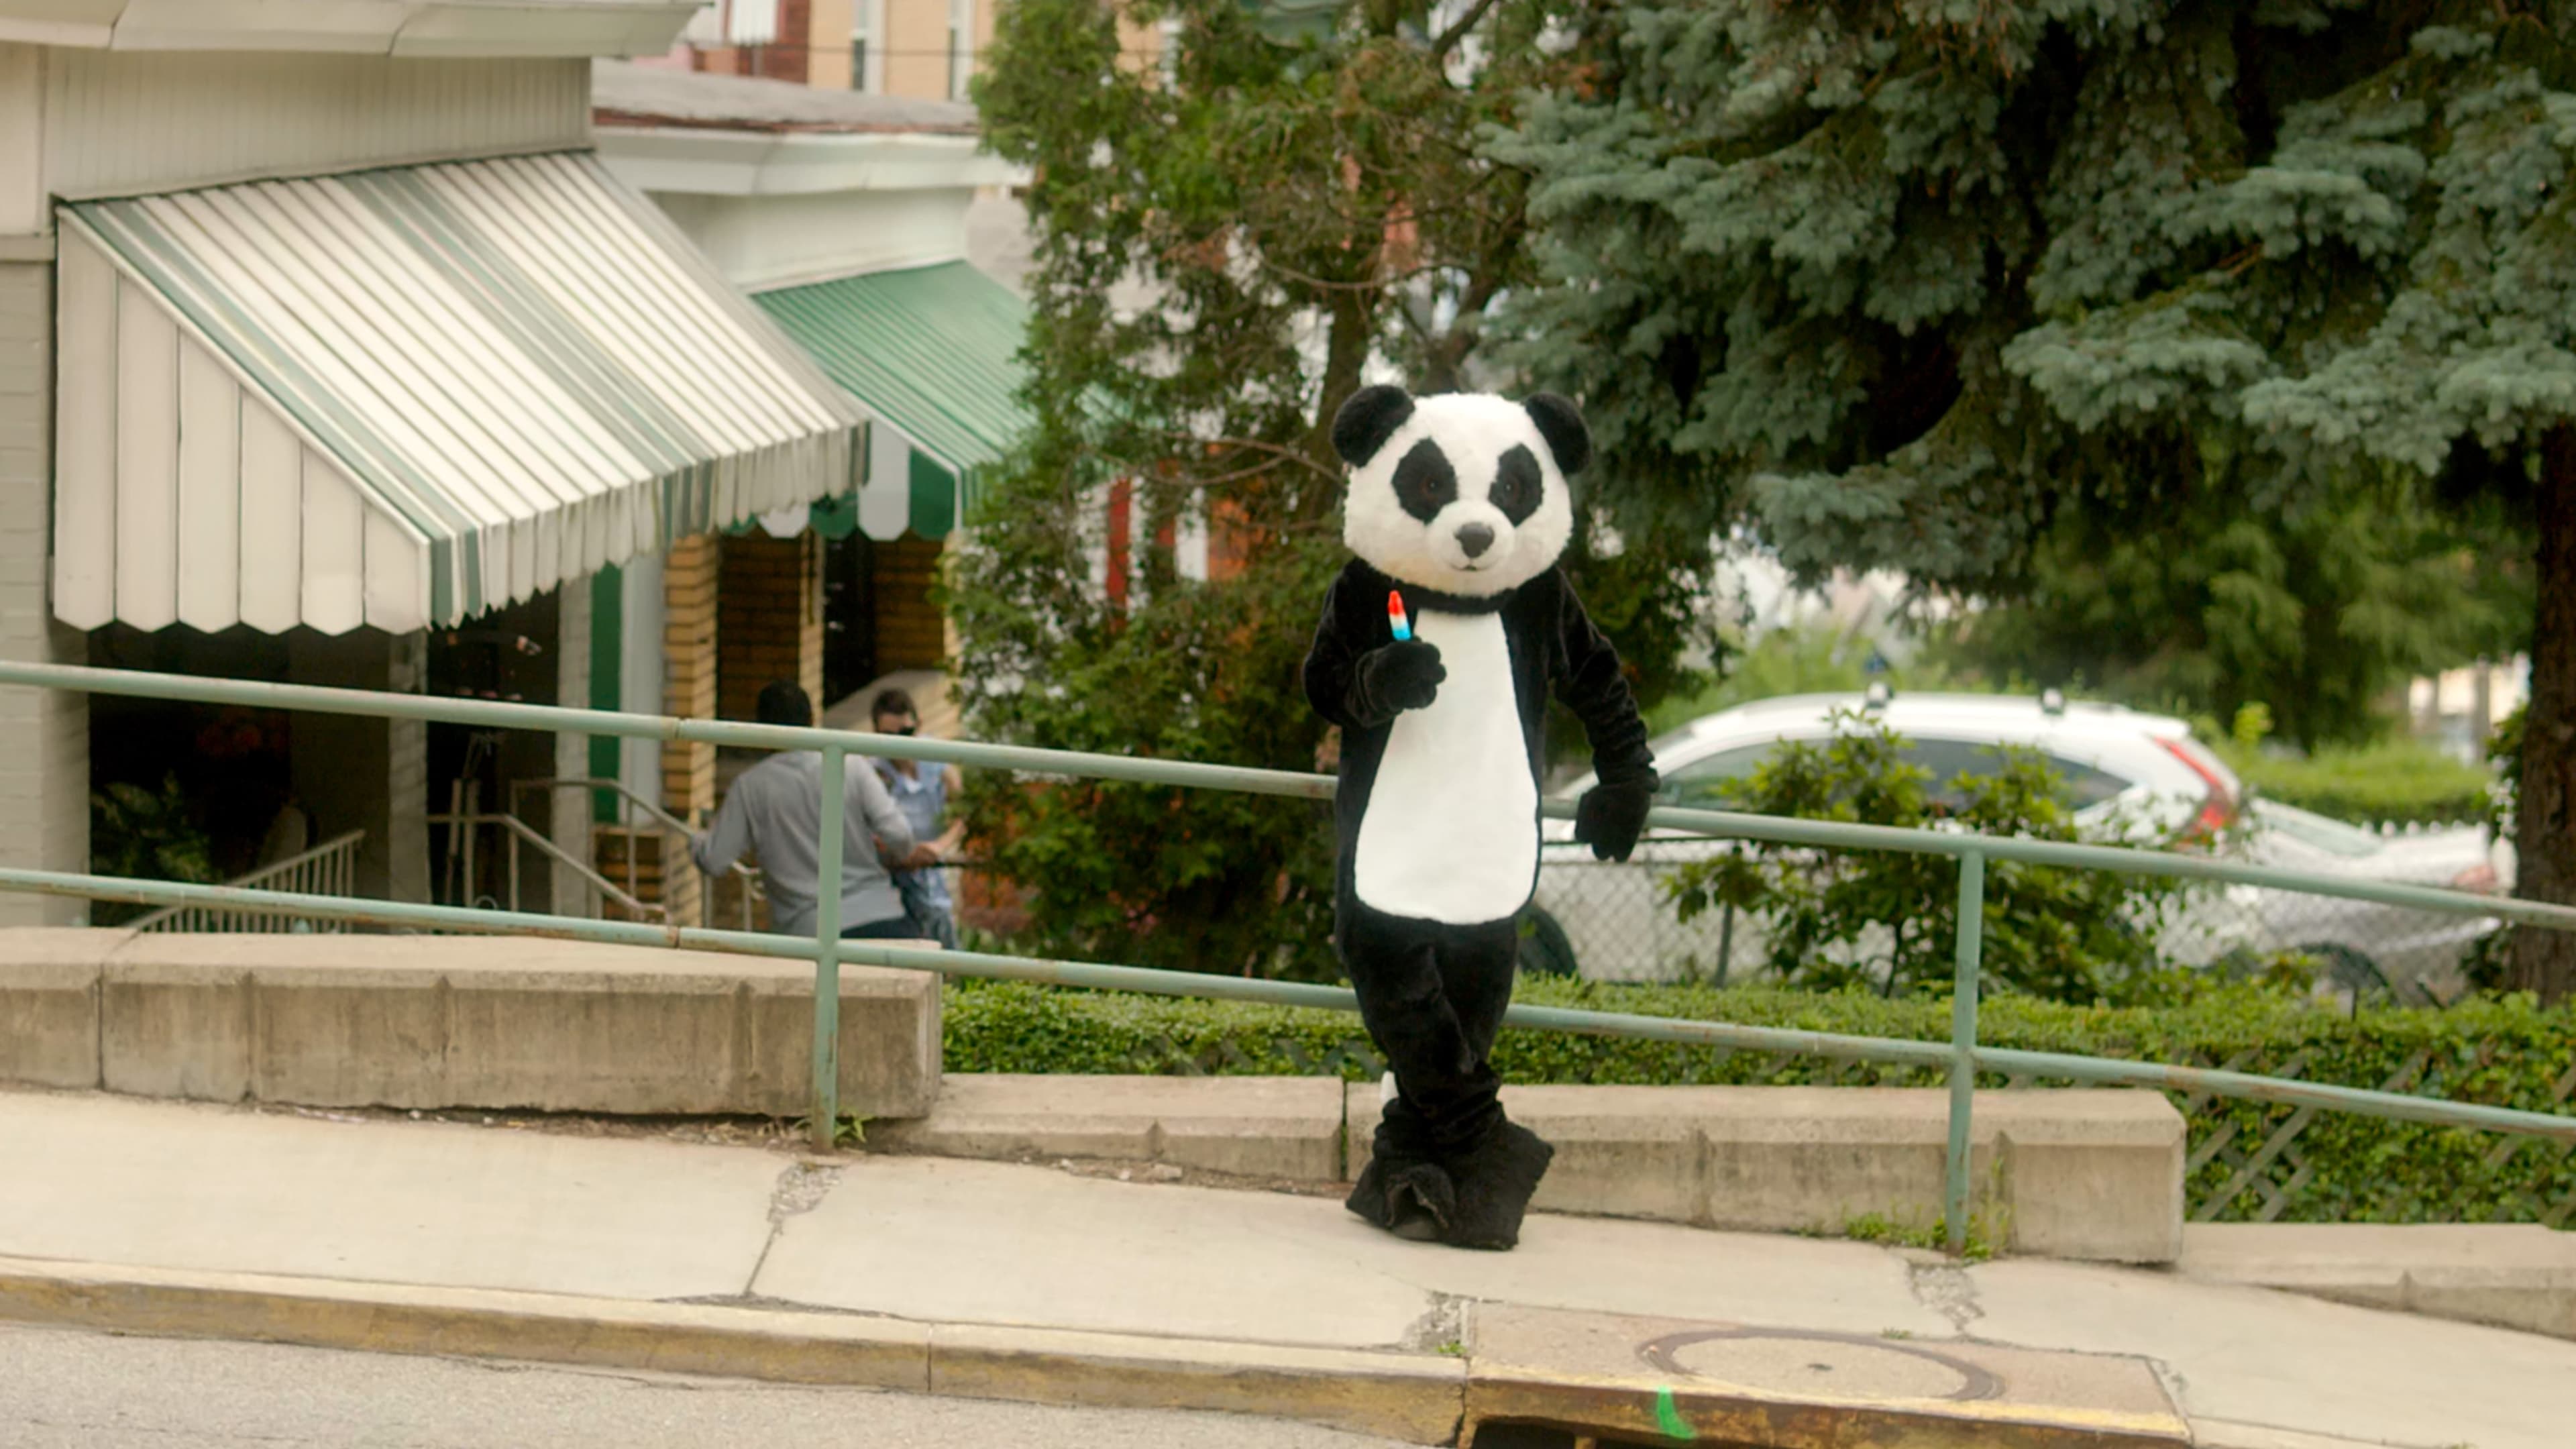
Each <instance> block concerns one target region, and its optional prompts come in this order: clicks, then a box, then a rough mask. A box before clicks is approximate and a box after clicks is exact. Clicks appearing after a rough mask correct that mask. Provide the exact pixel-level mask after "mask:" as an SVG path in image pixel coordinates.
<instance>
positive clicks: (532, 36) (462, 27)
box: [0, 0, 775, 56]
mask: <svg viewBox="0 0 2576 1449" xmlns="http://www.w3.org/2000/svg"><path fill="white" fill-rule="evenodd" d="M771 3H772V8H773V9H774V8H775V4H774V0H771ZM698 4H699V0H506V3H500V4H495V3H492V0H0V41H24V42H27V43H30V44H35V45H69V46H83V47H89V48H94V49H109V50H162V51H167V50H230V51H335V52H340V53H344V54H350V53H354V54H362V55H433V56H503V55H518V56H525V55H557V56H578V55H658V54H660V53H662V52H663V51H666V50H668V49H670V46H671V41H672V38H673V37H674V36H677V35H678V34H679V33H680V29H681V27H682V26H684V25H687V24H688V23H689V17H690V16H691V15H693V14H694V13H696V11H697V8H698Z"/></svg>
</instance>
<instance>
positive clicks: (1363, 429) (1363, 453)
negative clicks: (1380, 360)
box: [1333, 383, 1413, 468]
mask: <svg viewBox="0 0 2576 1449" xmlns="http://www.w3.org/2000/svg"><path fill="white" fill-rule="evenodd" d="M1411 416H1413V399H1412V397H1411V396H1410V395H1408V394H1407V393H1406V392H1405V390H1404V389H1403V388H1400V387H1394V386H1390V385H1388V384H1385V383H1380V384H1378V385H1377V386H1375V387H1364V388H1361V389H1360V390H1359V391H1358V392H1355V393H1352V394H1351V400H1350V401H1349V402H1346V403H1344V404H1342V410H1341V411H1340V412H1338V413H1335V414H1334V415H1333V451H1334V452H1336V453H1339V454H1341V455H1342V461H1343V462H1345V463H1348V464H1350V465H1351V466H1352V467H1354V468H1356V467H1358V466H1360V465H1361V464H1362V463H1365V462H1367V461H1368V460H1369V459H1371V458H1374V457H1376V456H1377V450H1378V449H1380V448H1383V447H1385V446H1386V440H1387V439H1389V438H1391V437H1394V436H1395V430H1396V429H1398V428H1400V427H1403V426H1404V420H1405V419H1406V418H1409V417H1411Z"/></svg>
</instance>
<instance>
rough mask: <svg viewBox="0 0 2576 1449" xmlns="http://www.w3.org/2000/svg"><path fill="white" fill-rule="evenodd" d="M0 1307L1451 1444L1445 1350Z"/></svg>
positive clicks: (337, 1343) (193, 1292)
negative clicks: (1226, 1417) (1290, 1423)
mask: <svg viewBox="0 0 2576 1449" xmlns="http://www.w3.org/2000/svg"><path fill="white" fill-rule="evenodd" d="M0 1319H6V1320H11V1321H15V1322H20V1323H36V1324H48V1325H55V1326H61V1327H70V1328H85V1329H106V1330H112V1331H116V1332H124V1333H141V1334H154V1335H163V1336H170V1337H185V1338H229V1339H248V1340H253V1341H257V1342H266V1343H291V1344H300V1345H303V1346H306V1347H311V1348H336V1349H350V1350H357V1351H361V1352H369V1353H409V1354H433V1355H449V1356H456V1357H464V1358H502V1359H517V1360H522V1361H528V1362H537V1363H564V1364H582V1365H587V1366H592V1367H608V1368H627V1369H649V1370H655V1371H660V1372H668V1373H691V1374H708V1375H718V1376H723V1377H728V1378H746V1379H762V1380H768V1381H772V1382H781V1383H803V1384H838V1385H849V1386H856V1387H867V1388H882V1389H895V1390H900V1391H903V1392H907V1393H915V1394H941V1395H949V1396H954V1397H961V1398H985V1399H1012V1400H1019V1401H1023V1402H1029V1403H1046V1404H1073V1405H1083V1406H1090V1407H1099V1408H1154V1409H1202V1410H1216V1411H1221V1412H1231V1413H1240V1414H1260V1415H1266V1416H1270V1417H1276V1418H1287V1419H1299V1420H1304V1421H1306V1422H1310V1423H1316V1424H1322V1425H1326V1426H1329V1427H1332V1428H1337V1429H1345V1430H1348V1431H1351V1432H1353V1433H1360V1434H1371V1435H1376V1436H1379V1437H1381V1438H1389V1439H1401V1440H1406V1441H1408V1442H1412V1443H1417V1444H1447V1443H1452V1442H1454V1441H1455V1439H1456V1437H1457V1434H1458V1429H1459V1422H1460V1419H1461V1417H1462V1415H1463V1414H1464V1412H1465V1399H1466V1382H1467V1372H1466V1365H1465V1364H1464V1363H1463V1362H1461V1361H1460V1360H1457V1359H1452V1358H1440V1357H1432V1356H1416V1355H1404V1354H1394V1353H1370V1352H1363V1351H1359V1350H1346V1349H1326V1348H1308V1347H1295V1346H1285V1345H1270V1344H1238V1343H1217V1342H1193V1341H1190V1340H1185V1339H1160V1338H1147V1337H1141V1336H1135V1335H1126V1334H1111V1333H1083V1332H1074V1331H1068V1330H1062V1329H1042V1328H1017V1327H1009V1326H1001V1325H984V1324H946V1323H921V1322H914V1321H911V1320H905V1319H895V1318H879V1317H870V1316H864V1315H857V1314H844V1313H833V1312H813V1311H802V1310H788V1309H776V1308H749V1307H732V1306H725V1305H709V1304H690V1303H639V1302H634V1301H631V1300H623V1299H611V1298H583V1297H576V1296H571V1295H563V1294H549V1293H525V1292H512V1291H505V1290H497V1289H470V1288H430V1287H415V1286H410V1285H404V1284H385V1283H348V1282H335V1281H331V1280H327V1279H312V1278H289V1277H278V1276H269V1275H262V1274H254V1273H204V1272H191V1271H185V1270H180V1269H165V1268H134V1267H123V1266H118V1265H112V1264H99V1263H63V1262H52V1261H45V1260H39V1259H26V1258H0Z"/></svg>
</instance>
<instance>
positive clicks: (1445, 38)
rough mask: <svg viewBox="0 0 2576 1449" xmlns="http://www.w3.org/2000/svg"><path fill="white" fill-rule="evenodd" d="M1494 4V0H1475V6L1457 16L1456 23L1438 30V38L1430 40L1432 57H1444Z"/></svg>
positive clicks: (1464, 37) (1438, 58)
mask: <svg viewBox="0 0 2576 1449" xmlns="http://www.w3.org/2000/svg"><path fill="white" fill-rule="evenodd" d="M1494 4H1495V0H1476V4H1475V7H1474V8H1473V9H1471V10H1469V11H1468V12H1467V13H1466V14H1464V15H1461V16H1459V17H1458V23H1457V24H1455V25H1452V26H1450V27H1449V28H1448V29H1447V30H1444V31H1442V32H1440V38H1439V39H1438V40H1435V41H1433V42H1431V55H1432V58H1433V59H1435V60H1440V59H1446V58H1447V57H1448V54H1449V52H1450V50H1451V48H1452V47H1454V46H1456V45H1457V44H1458V42H1459V41H1462V40H1464V39H1466V38H1467V32H1469V31H1471V30H1474V29H1475V28H1476V24H1477V22H1478V21H1481V20H1483V19H1484V18H1485V16H1486V15H1487V14H1489V13H1491V12H1492V10H1493V8H1494Z"/></svg>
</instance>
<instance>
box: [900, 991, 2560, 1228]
mask: <svg viewBox="0 0 2576 1449" xmlns="http://www.w3.org/2000/svg"><path fill="white" fill-rule="evenodd" d="M1520 999H1521V1000H1523V1001H1528V1002H1533V1003H1540V1004H1545V1005H1552V1006H1580V1007H1588V1008H1592V1009H1596V1010H1604V1011H1622V1012H1634V1013H1638V1014H1641V1015H1648V1016H1675V1017H1692V1018H1697V1019H1701V1020H1712V1021H1730V1022H1737V1023H1742V1024H1746V1025H1755V1026H1777V1027H1790V1028H1797V1029H1803V1030H1812V1031H1828V1032H1841V1033H1848V1034H1851V1035H1856V1036H1879V1037H1901V1038H1912V1039H1915V1040H1922V1041H1941V1040H1946V1039H1947V1037H1948V1035H1949V1011H1950V1008H1949V1004H1948V1003H1947V1002H1946V1001H1943V1000H1937V999H1925V998H1916V999H1910V1000H1897V1001H1886V1000H1881V999H1879V998H1877V997H1874V996H1867V995H1858V994H1836V995H1821V994H1816V993H1808V992H1793V991H1780V990H1769V989H1760V988H1738V989H1719V988H1715V987H1705V986H1627V985H1612V984H1604V983H1595V982H1565V981H1550V980H1540V979H1527V980H1524V981H1523V983H1522V985H1521V988H1520ZM1979 1040H1980V1041H1982V1042H1983V1043H1985V1044H1986V1045H1989V1046H1996V1047H2017V1048H2022V1049H2026V1050H2035V1051H2054V1052H2068V1053H2077V1054H2082V1055H2090V1056H2108V1057H2121V1058H2129V1059H2140V1060H2151V1061H2161V1062H2171V1063H2180V1064H2187V1065H2201V1066H2217V1067H2226V1068H2229V1069H2232V1070H2236V1071H2244V1072H2253V1073H2259V1074H2262V1075H2267V1076H2291V1077H2298V1078H2301V1079H2303V1080H2307V1081H2313V1082H2330V1083H2335V1084H2339V1085H2344V1086H2355V1087H2372V1088H2386V1089H2389V1090H2395V1091H2403V1092H2413V1093H2420V1094H2425V1095H2434V1096H2442V1097H2448V1098H2451V1099H2453V1100H2456V1101H2465V1102H2480V1103H2487V1104H2490V1105H2495V1106H2505V1107H2517V1108H2521V1109H2524V1110H2526V1111H2537V1112H2552V1111H2568V1110H2571V1106H2570V1099H2571V1098H2576V1004H2568V1005H2561V1006H2558V1007H2555V1008H2550V1009H2542V1008H2540V1007H2539V1006H2537V1005H2535V1004H2534V1003H2532V1002H2531V1001H2530V999H2529V998H2504V999H2483V998H2481V999H2477V1000H2472V1001H2468V1002H2464V1003H2462V1004H2460V1005H2457V1006H2454V1007H2452V1008H2451V1009H2450V1010H2448V1011H2426V1010H2406V1009H2385V1010H2364V1011H2363V1012H2362V1013H2361V1014H2360V1015H2359V1017H2358V1018H2352V1017H2347V1016H2344V1015H2342V1014H2340V1013H2337V1012H2333V1011H2328V1010H2323V1009H2319V1008H2316V1007H2312V1006H2309V1005H2307V1004H2305V1003H2303V1002H2299V1001H2296V1000H2292V999H2288V998H2284V997H2281V996H2279V995H2274V994H2267V993H2264V992H2262V991H2259V990H2257V989H2254V988H2242V989H2237V990H2231V991H2226V992H2221V993H2214V994H2212V995H2211V996H2210V997H2208V998H2206V999H2204V1000H2202V1001H2200V1002H2197V1003H2195V1004H2192V1005H2189V1006H2181V1007H2170V1008H2124V1009H2112V1008H2083V1007H2071V1006H2059V1005H2054V1004H2051V1003H2047V1002H2041V1001H2034V1000H2029V999H2023V998H2013V997H2003V998H1996V999H1992V1000H1989V1001H1988V1002H1986V1003H1985V1004H1984V1005H1983V1007H1982V1009H1981V1012H1980V1029H1979ZM944 1055H945V1059H946V1067H947V1070H949V1071H952V1072H1064V1073H1154V1074H1177V1075H1199V1074H1224V1075H1264V1076H1293V1075H1314V1074H1322V1075H1338V1076H1341V1077H1343V1078H1344V1079H1346V1080H1351V1081H1365V1080H1370V1079H1373V1078H1374V1077H1375V1076H1376V1074H1377V1072H1378V1071H1379V1069H1380V1064H1379V1061H1378V1059H1377V1056H1376V1054H1375V1053H1374V1052H1373V1051H1372V1050H1371V1049H1370V1048H1369V1045H1368V1042H1367V1039H1366V1037H1365V1036H1363V1035H1362V1034H1361V1033H1360V1032H1359V1030H1358V1020H1357V1018H1355V1017H1352V1016H1346V1015H1343V1014H1341V1013H1337V1012H1329V1011H1313V1010H1303V1009H1297V1008H1288V1007H1266V1006H1246V1005H1240V1004H1235V1003H1226V1002H1213V1001H1200V1000H1193V999H1183V998H1172V997H1152V996H1132V995H1124V994H1118V993H1103V992H1089V991H1075V990H1068V989H1063V988H1053V987H1040V986H1028V985H1020V984H1014V983H998V982H960V983H953V984H952V985H951V986H950V987H949V988H948V994H947V1001H946V1049H945V1053H944ZM1494 1063H1495V1066H1496V1068H1497V1069H1498V1070H1500V1071H1501V1072H1502V1074H1503V1077H1504V1079H1505V1080H1506V1081H1510V1082H1523V1083H1538V1082H1576V1083H1607V1082H1624V1083H1644V1084H1656V1085H1673V1084H1736V1085H1741V1084H1775V1085H1800V1084H1829V1085H1855V1086H1869V1085H1884V1086H1933V1085H1937V1084H1938V1083H1939V1082H1940V1081H1941V1079H1942V1076H1941V1072H1940V1071H1939V1070H1938V1069H1933V1068H1910V1067H1903V1066H1896V1065H1885V1064H1877V1063H1844V1062H1835V1061H1831V1060H1828V1059H1825V1058H1821V1057H1805V1056H1775V1055H1771V1054H1766V1053H1758V1052H1728V1051H1723V1050H1719V1049H1716V1048H1709V1047H1692V1046H1682V1045H1679V1044H1675V1043H1669V1042H1652V1041H1640V1040H1635V1039H1632V1038H1621V1037H1586V1036H1573V1035H1568V1034H1565V1033H1559V1032H1537V1031H1507V1032H1505V1033H1504V1034H1503V1036H1502V1039H1501V1040H1500V1041H1499V1042H1497V1043H1496V1044H1495V1048H1494ZM1984 1085H1987V1086H1995V1087H2000V1086H2005V1085H2009V1084H2008V1083H2007V1082H2006V1081H2005V1079H2003V1078H2002V1077H2000V1076H1995V1075H1991V1074H1990V1075H1989V1077H1988V1079H1987V1080H1986V1081H1985V1083H1984ZM2168 1096H2169V1097H2171V1098H2172V1100H2173V1102H2174V1105H2175V1107H2176V1108H2177V1109H2178V1110H2180V1111H2181V1112H2182V1114H2183V1116H2184V1118H2185V1120H2186V1122H2187V1123H2188V1125H2189V1128H2190V1138H2191V1147H2190V1158H2189V1161H2190V1163H2191V1165H2192V1171H2191V1178H2190V1200H2191V1214H2192V1216H2193V1218H2194V1219H2195V1220H2202V1219H2216V1220H2220V1221H2246V1220H2278V1221H2284V1222H2338V1221H2340V1222H2544V1223H2549V1224H2551V1225H2553V1226H2576V1149H2571V1148H2569V1147H2566V1146H2561V1145H2558V1144H2554V1143H2548V1142H2543V1141H2541V1140H2539V1139H2536V1138H2530V1137H2522V1136H2506V1135H2502V1134H2495V1133H2486V1132H2476V1131H2470V1130H2466V1129H2459V1128H2442V1127H2432V1126H2426V1125H2422V1124H2417V1123H2406V1122H2390V1121H2385V1120H2382V1119H2378V1118H2369V1117H2359V1116H2354V1115H2352V1114H2349V1113H2341V1112H2317V1113H2301V1112H2300V1111H2298V1110H2297V1109H2293V1108H2290V1107H2286V1106H2280V1105H2271V1104H2265V1103H2259V1102H2244V1101H2229V1100H2224V1099H2210V1100H2208V1101H2204V1102H2194V1101H2192V1100H2191V1099H2190V1098H2188V1097H2187V1096H2185V1095H2184V1094H2181V1093H2169V1094H2168ZM2293 1119H2302V1125H2301V1126H2300V1127H2299V1128H2298V1129H2297V1130H2296V1131H2295V1132H2294V1133H2293V1134H2292V1136H2291V1139H2290V1140H2289V1141H2288V1142H2287V1143H2286V1144H2285V1145H2283V1146H2282V1147H2280V1148H2279V1149H2277V1150H2272V1151H2269V1152H2268V1155H2267V1153H2266V1145H2267V1144H2268V1143H2269V1142H2270V1141H2271V1140H2272V1137H2273V1134H2275V1133H2278V1132H2282V1131H2283V1130H2284V1129H2285V1128H2288V1127H2289V1125H2290V1124H2291V1122H2292V1121H2293ZM2255 1157H2260V1158H2261V1159H2262V1160H2261V1161H2260V1162H2259V1163H2257V1164H2256V1165H2254V1166H2253V1167H2252V1168H2250V1169H2246V1168H2245V1166H2244V1164H2246V1163H2247V1161H2248V1160H2249V1159H2250V1158H2255Z"/></svg>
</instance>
